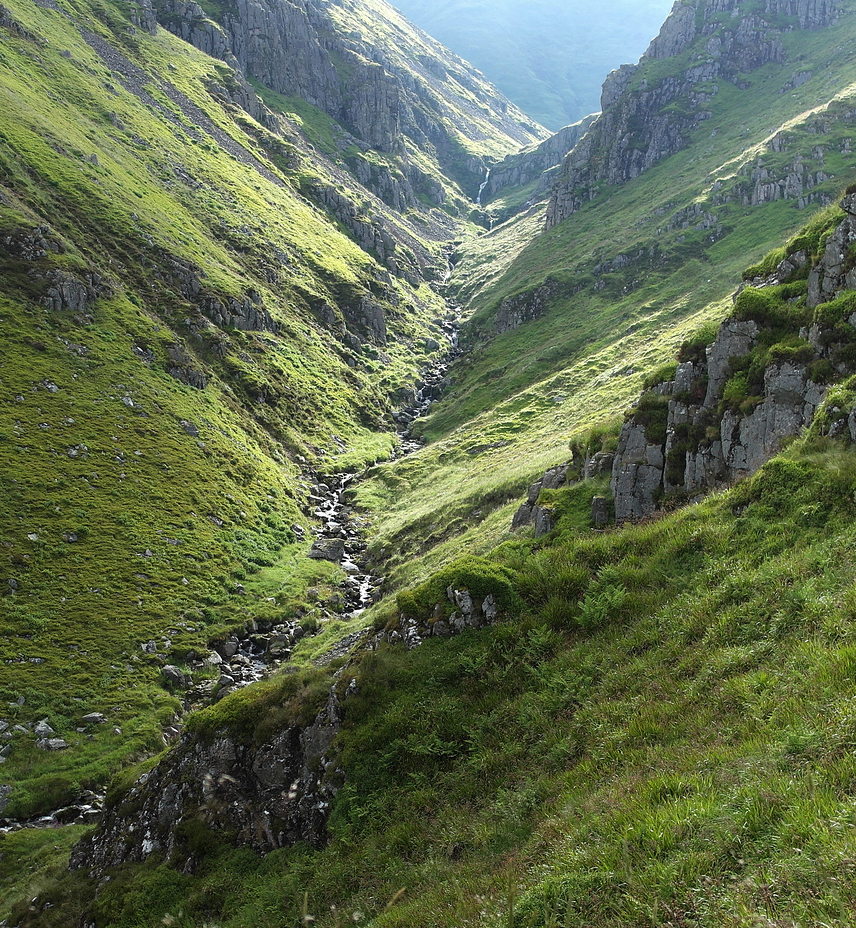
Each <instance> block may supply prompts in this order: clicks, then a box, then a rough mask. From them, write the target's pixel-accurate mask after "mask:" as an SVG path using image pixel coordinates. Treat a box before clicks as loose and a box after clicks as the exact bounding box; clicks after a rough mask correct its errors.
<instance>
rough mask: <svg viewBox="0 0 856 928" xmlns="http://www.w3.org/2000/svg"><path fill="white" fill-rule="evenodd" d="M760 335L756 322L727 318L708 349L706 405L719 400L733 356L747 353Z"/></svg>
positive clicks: (708, 405) (709, 405) (736, 356)
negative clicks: (736, 320)
mask: <svg viewBox="0 0 856 928" xmlns="http://www.w3.org/2000/svg"><path fill="white" fill-rule="evenodd" d="M757 337H758V324H757V323H756V322H735V321H733V320H727V321H726V322H724V323H723V324H722V325H721V326H720V327H719V332H718V333H717V335H716V339H715V340H714V342H713V344H712V345H711V346H710V347H709V348H708V349H707V394H706V396H705V399H704V405H705V407H707V408H710V407H711V406H712V405H713V403H714V401H715V400H718V399H719V397H720V395H721V393H722V388H723V387H724V386H725V382H726V380H728V375H729V371H730V367H731V361H732V359H733V358H739V357H742V356H743V355H744V354H747V353H748V352H749V351H750V349H751V348H752V346H753V345H754V344H755V339H756V338H757Z"/></svg>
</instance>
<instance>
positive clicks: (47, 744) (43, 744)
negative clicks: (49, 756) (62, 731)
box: [36, 738, 70, 751]
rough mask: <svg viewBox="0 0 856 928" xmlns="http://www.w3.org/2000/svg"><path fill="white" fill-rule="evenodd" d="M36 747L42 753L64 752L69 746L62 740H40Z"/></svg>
mask: <svg viewBox="0 0 856 928" xmlns="http://www.w3.org/2000/svg"><path fill="white" fill-rule="evenodd" d="M36 747H37V748H39V749H40V750H42V751H64V750H65V749H66V748H68V747H70V745H69V743H68V742H67V741H64V740H63V739H62V738H40V739H39V740H38V741H37V742H36Z"/></svg>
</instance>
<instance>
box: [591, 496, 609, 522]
mask: <svg viewBox="0 0 856 928" xmlns="http://www.w3.org/2000/svg"><path fill="white" fill-rule="evenodd" d="M611 516H612V513H611V512H610V505H609V500H608V499H607V498H606V497H605V496H595V497H594V499H593V500H592V501H591V522H592V525H593V526H594V527H595V528H596V529H603V528H606V527H607V525H609V523H610V522H611V521H612V518H611Z"/></svg>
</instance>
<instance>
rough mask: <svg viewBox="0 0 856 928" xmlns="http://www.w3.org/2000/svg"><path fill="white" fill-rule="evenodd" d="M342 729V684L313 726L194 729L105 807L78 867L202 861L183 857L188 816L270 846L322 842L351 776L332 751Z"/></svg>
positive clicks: (242, 841) (80, 849) (76, 854)
mask: <svg viewBox="0 0 856 928" xmlns="http://www.w3.org/2000/svg"><path fill="white" fill-rule="evenodd" d="M353 691H354V688H353V687H351V688H349V690H347V691H346V695H347V694H348V693H349V692H353ZM340 728H341V701H340V698H339V696H338V695H337V694H336V692H335V689H334V690H331V692H330V695H329V697H328V699H327V702H326V704H325V706H324V708H323V709H322V710H321V711H320V712H319V713H318V715H317V716H316V717H315V719H314V721H313V722H312V723H311V724H310V725H307V726H305V727H300V726H292V727H288V728H285V729H284V730H281V731H279V732H277V733H276V734H274V735H273V736H271V738H270V739H269V740H267V741H265V742H264V743H262V744H259V745H255V744H244V743H243V742H241V741H238V740H236V739H235V738H234V737H233V736H230V735H228V734H226V733H225V732H224V733H220V734H219V735H216V736H215V737H214V738H213V739H211V740H210V741H206V740H204V739H202V738H196V737H194V736H192V735H185V736H184V737H183V738H182V739H181V741H180V742H179V744H178V745H177V746H176V747H175V748H174V749H173V750H172V751H170V752H169V754H167V756H166V757H165V758H164V759H163V760H162V761H161V762H160V763H159V764H157V766H156V767H154V769H153V770H151V771H150V772H149V773H146V774H144V775H143V776H142V777H140V779H139V780H137V782H136V784H135V785H134V786H133V787H132V789H131V790H130V792H129V793H128V794H127V796H125V797H123V799H121V800H120V801H119V802H118V803H117V804H116V805H114V806H111V807H108V808H106V809H105V811H104V816H103V819H102V821H101V824H100V826H99V827H98V829H97V830H96V831H95V833H94V834H92V835H90V836H87V837H86V838H84V839H83V840H82V841H81V842H80V843H79V844H78V845H76V846H75V848H74V850H73V852H72V858H71V868H72V869H73V870H87V871H89V872H90V873H92V874H94V875H101V874H103V873H104V871H105V870H106V869H107V868H109V867H115V866H119V865H120V864H124V863H132V862H134V863H139V862H142V861H144V860H146V859H147V858H148V857H150V856H151V855H152V854H158V855H162V856H163V857H165V858H167V859H169V860H171V861H172V862H173V863H175V864H176V865H183V866H184V867H185V868H188V867H189V868H191V869H192V866H193V861H192V860H191V861H187V860H184V859H183V857H179V852H180V850H181V846H180V842H179V834H180V826H181V825H182V823H184V822H188V821H194V820H198V821H202V822H204V823H205V824H206V825H207V826H208V827H209V828H211V829H213V830H214V831H217V832H220V833H222V834H223V835H224V836H228V837H229V839H230V840H232V841H234V842H235V843H236V844H238V845H243V846H247V847H252V848H254V849H255V850H257V851H258V852H260V853H266V852H270V851H272V850H275V849H276V848H280V847H286V846H288V845H291V844H295V843H297V842H299V841H306V842H308V843H309V844H311V845H312V846H313V847H320V846H322V845H323V844H324V842H325V840H326V826H327V817H328V814H329V809H330V803H331V801H332V799H333V798H334V797H335V795H336V792H337V791H338V789H339V787H340V785H341V783H342V782H343V775H342V773H341V771H339V770H338V769H337V767H336V765H335V763H334V762H333V761H332V760H331V757H330V751H331V747H332V744H333V741H334V739H335V737H336V735H337V734H338V732H339V730H340Z"/></svg>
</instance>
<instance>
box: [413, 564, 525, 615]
mask: <svg viewBox="0 0 856 928" xmlns="http://www.w3.org/2000/svg"><path fill="white" fill-rule="evenodd" d="M513 576H514V575H513V573H512V571H511V570H509V569H508V568H507V567H501V566H500V565H499V564H495V563H494V562H493V561H488V560H486V559H485V558H480V557H467V558H462V559H461V560H460V561H456V562H455V563H454V564H451V565H450V566H449V567H447V568H446V569H445V570H443V571H441V572H440V573H438V574H436V575H435V576H434V577H432V578H431V579H430V580H428V581H426V582H425V583H423V584H421V585H420V586H418V587H415V588H413V589H410V590H403V591H402V592H401V593H399V594H398V596H397V598H396V599H397V603H398V608H399V611H400V612H402V613H403V614H404V615H407V616H409V617H411V618H414V619H416V618H422V619H427V618H429V617H430V615H431V614H432V613H433V611H434V608H435V607H436V606H437V604H441V605H442V606H443V607H444V609H447V610H448V611H449V612H451V611H452V609H453V606H452V604H451V603H450V602H449V599H448V596H447V590H448V588H449V587H453V588H454V589H456V590H469V592H470V595H471V596H472V597H473V599H474V600H483V599H485V597H487V596H489V595H493V596H494V597H495V599H496V603H497V606H498V608H499V609H500V611H502V612H508V611H514V610H516V608H517V605H518V602H519V597H518V594H517V591H516V590H515V588H514V584H513Z"/></svg>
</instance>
